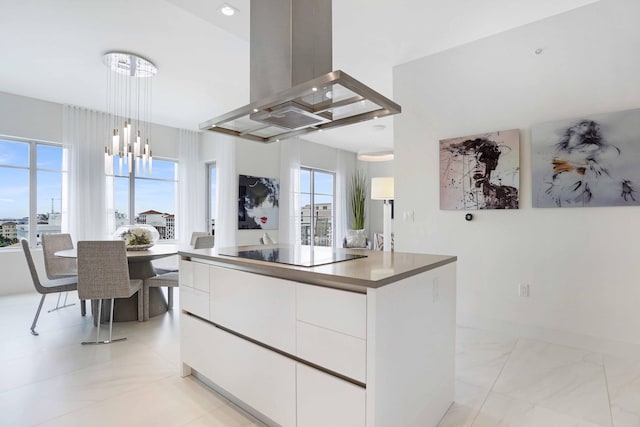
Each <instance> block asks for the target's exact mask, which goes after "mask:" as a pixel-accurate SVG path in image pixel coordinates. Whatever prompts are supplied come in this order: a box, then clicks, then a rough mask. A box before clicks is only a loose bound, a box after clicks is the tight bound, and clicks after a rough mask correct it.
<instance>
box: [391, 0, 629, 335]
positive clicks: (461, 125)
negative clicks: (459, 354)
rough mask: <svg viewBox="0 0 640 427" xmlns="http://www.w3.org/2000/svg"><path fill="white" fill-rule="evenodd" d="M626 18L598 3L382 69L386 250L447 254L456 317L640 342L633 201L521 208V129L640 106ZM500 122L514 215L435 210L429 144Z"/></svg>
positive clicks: (525, 160) (434, 154)
mask: <svg viewBox="0 0 640 427" xmlns="http://www.w3.org/2000/svg"><path fill="white" fill-rule="evenodd" d="M638 16H640V2H638V1H637V0H601V1H600V2H597V3H594V4H592V5H589V6H585V7H583V8H580V9H577V10H574V11H571V12H567V13H564V14H562V15H558V16H556V17H552V18H548V19H545V20H543V21H540V22H537V23H533V24H530V25H527V26H525V27H521V28H517V29H514V30H510V31H507V32H504V33H501V34H498V35H495V36H492V37H488V38H486V39H483V40H480V41H477V42H473V43H470V44H467V45H464V46H461V47H458V48H454V49H450V50H447V51H445V52H442V53H438V54H435V55H431V56H428V57H424V58H422V59H419V60H416V61H413V62H409V63H406V64H403V65H400V66H398V67H396V68H395V69H394V98H395V100H396V101H397V102H399V103H400V104H401V105H402V108H403V112H402V114H401V115H399V116H397V117H396V119H395V124H394V127H395V138H396V140H395V154H396V158H395V161H394V162H395V164H394V169H395V177H396V181H395V185H396V220H395V224H394V226H395V230H396V250H400V251H416V252H431V253H440V254H452V255H457V256H458V257H459V259H458V260H459V262H458V320H459V322H461V323H465V322H473V323H474V324H480V323H482V322H486V323H487V324H494V325H502V326H504V327H509V328H512V329H513V328H515V329H516V330H520V331H524V330H529V331H532V330H537V331H539V332H540V331H542V332H540V333H542V334H543V335H544V334H546V335H547V336H550V335H552V334H553V333H555V332H566V333H571V334H580V335H581V336H583V337H585V338H588V337H593V338H598V339H605V340H614V341H623V342H627V343H636V344H638V343H640V315H638V301H640V286H638V274H637V273H638V267H637V266H638V262H637V259H638V255H639V254H640V239H639V238H638V236H640V222H639V221H638V215H639V214H640V207H602V208H565V209H533V208H532V206H531V167H530V160H531V147H530V129H531V126H532V125H533V124H536V123H540V122H545V121H551V120H557V119H563V118H576V117H580V116H581V115H589V114H597V113H605V112H614V111H619V110H625V109H631V108H638V107H640V83H639V81H640V80H639V78H638V76H640V56H639V55H638V51H639V49H640V27H639V26H638V24H637V17H638ZM537 48H541V49H543V53H542V54H540V55H536V54H534V51H535V50H536V49H537ZM513 128H518V129H520V130H521V145H520V147H521V148H520V153H521V154H520V161H521V164H520V166H521V175H520V210H517V211H513V210H512V211H476V212H473V213H474V220H473V221H471V222H467V221H465V220H464V215H465V213H466V212H463V211H443V210H440V209H439V182H438V181H439V162H438V156H439V152H438V145H439V140H440V139H445V138H451V137H458V136H465V135H471V134H477V133H484V132H491V131H498V130H506V129H513ZM638 143H639V144H640V124H639V129H638ZM639 167H640V165H639ZM404 212H415V221H410V220H404V219H403V213H404ZM520 283H527V284H529V285H530V286H531V288H530V291H531V296H530V297H529V298H522V297H519V296H518V284H520Z"/></svg>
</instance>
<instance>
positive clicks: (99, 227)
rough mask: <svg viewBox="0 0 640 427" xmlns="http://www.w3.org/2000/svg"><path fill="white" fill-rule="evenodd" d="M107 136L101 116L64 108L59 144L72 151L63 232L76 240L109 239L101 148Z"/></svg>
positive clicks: (105, 122) (83, 109)
mask: <svg viewBox="0 0 640 427" xmlns="http://www.w3.org/2000/svg"><path fill="white" fill-rule="evenodd" d="M108 135H109V132H108V130H107V117H106V115H105V114H104V113H100V112H97V111H92V110H87V109H85V108H80V107H75V106H71V105H65V106H64V107H63V121H62V142H63V144H65V145H67V146H69V147H70V148H71V156H70V165H69V195H68V196H69V197H68V199H69V200H68V201H69V210H68V211H69V215H67V219H68V222H66V221H65V223H64V224H63V227H62V230H63V231H67V232H69V233H70V234H71V236H72V238H73V239H75V240H94V239H97V240H99V239H105V238H108V237H109V236H108V234H109V233H108V228H107V221H108V220H109V218H110V216H109V212H108V211H107V198H108V192H107V191H106V190H107V185H106V179H105V174H104V147H105V143H106V142H107V138H108ZM111 217H113V212H111ZM111 219H112V220H113V218H111Z"/></svg>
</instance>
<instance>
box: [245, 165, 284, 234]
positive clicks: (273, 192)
mask: <svg viewBox="0 0 640 427" xmlns="http://www.w3.org/2000/svg"><path fill="white" fill-rule="evenodd" d="M238 187H239V191H238V229H240V230H245V229H262V230H277V229H278V200H279V198H280V184H279V181H278V180H277V179H275V178H260V177H255V176H248V175H240V177H239V179H238Z"/></svg>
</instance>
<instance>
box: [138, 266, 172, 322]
mask: <svg viewBox="0 0 640 427" xmlns="http://www.w3.org/2000/svg"><path fill="white" fill-rule="evenodd" d="M178 276H179V273H178V272H177V271H174V272H171V273H164V274H160V275H158V276H153V277H150V278H148V279H144V320H145V321H146V320H149V288H158V287H161V286H166V287H167V294H168V304H167V305H168V307H169V310H171V309H172V308H173V288H175V287H177V286H178V285H179V282H178Z"/></svg>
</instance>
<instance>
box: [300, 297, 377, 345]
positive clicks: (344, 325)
mask: <svg viewBox="0 0 640 427" xmlns="http://www.w3.org/2000/svg"><path fill="white" fill-rule="evenodd" d="M296 315H297V318H298V320H302V321H303V322H306V323H311V324H312V325H317V326H320V327H323V328H326V329H331V330H334V331H337V332H342V333H343V334H347V335H352V336H354V337H358V338H362V339H366V338H367V297H366V295H364V294H358V293H355V292H348V291H341V290H338V289H331V288H323V287H320V286H312V285H299V286H298V290H297V310H296Z"/></svg>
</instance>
